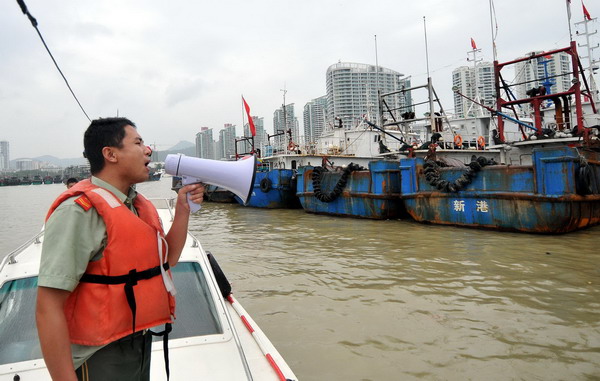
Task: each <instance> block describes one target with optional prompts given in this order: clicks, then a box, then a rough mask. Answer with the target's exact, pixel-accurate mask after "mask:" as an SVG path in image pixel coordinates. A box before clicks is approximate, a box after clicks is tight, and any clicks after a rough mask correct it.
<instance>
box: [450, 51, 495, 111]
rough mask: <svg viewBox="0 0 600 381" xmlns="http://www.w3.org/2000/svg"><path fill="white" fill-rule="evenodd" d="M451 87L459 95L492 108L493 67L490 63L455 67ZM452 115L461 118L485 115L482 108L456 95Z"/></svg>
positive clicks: (493, 100) (493, 93) (493, 90)
mask: <svg viewBox="0 0 600 381" xmlns="http://www.w3.org/2000/svg"><path fill="white" fill-rule="evenodd" d="M452 86H453V87H455V88H456V89H457V90H458V92H459V93H461V94H463V95H465V96H467V97H469V98H471V99H473V100H475V101H477V102H480V103H481V104H483V105H485V106H488V107H492V108H493V107H494V104H495V101H496V92H495V87H494V65H493V64H492V63H491V62H479V63H478V64H477V65H476V66H475V67H473V66H460V67H457V68H456V69H454V70H453V71H452ZM454 113H455V114H456V116H458V117H461V118H464V117H468V116H479V115H485V114H487V112H485V110H484V109H483V107H481V106H479V105H477V104H475V103H473V102H471V101H469V100H468V99H465V98H464V97H462V96H460V95H459V94H457V93H454Z"/></svg>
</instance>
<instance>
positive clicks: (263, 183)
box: [260, 177, 273, 193]
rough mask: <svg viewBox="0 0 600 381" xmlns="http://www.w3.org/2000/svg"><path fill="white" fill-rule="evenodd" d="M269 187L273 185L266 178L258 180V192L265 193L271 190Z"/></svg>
mask: <svg viewBox="0 0 600 381" xmlns="http://www.w3.org/2000/svg"><path fill="white" fill-rule="evenodd" d="M271 185H273V183H272V182H271V179H269V178H268V177H265V178H263V179H262V180H260V190H261V191H262V192H264V193H267V192H268V191H269V189H271Z"/></svg>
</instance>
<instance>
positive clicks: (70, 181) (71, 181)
mask: <svg viewBox="0 0 600 381" xmlns="http://www.w3.org/2000/svg"><path fill="white" fill-rule="evenodd" d="M78 182H79V180H77V179H76V178H74V177H69V179H68V180H67V184H71V183H78Z"/></svg>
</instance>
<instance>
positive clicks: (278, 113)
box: [271, 103, 300, 147]
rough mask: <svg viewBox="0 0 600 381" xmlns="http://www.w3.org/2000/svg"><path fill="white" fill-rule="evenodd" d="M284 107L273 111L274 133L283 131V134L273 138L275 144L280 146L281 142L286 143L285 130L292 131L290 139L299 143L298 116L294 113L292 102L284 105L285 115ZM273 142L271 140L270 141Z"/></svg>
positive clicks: (287, 138) (287, 136) (287, 137)
mask: <svg viewBox="0 0 600 381" xmlns="http://www.w3.org/2000/svg"><path fill="white" fill-rule="evenodd" d="M283 109H284V107H283V106H282V107H281V108H279V109H277V110H275V112H274V113H273V130H274V131H275V134H277V133H278V132H280V131H283V132H285V135H282V136H277V137H276V138H275V145H276V146H278V147H282V145H283V144H286V145H287V141H288V140H289V135H288V134H287V131H288V130H290V131H291V133H292V140H293V141H294V142H296V143H300V131H299V127H298V118H296V114H295V113H294V104H293V103H290V104H287V105H285V117H284V112H283ZM271 143H273V142H271Z"/></svg>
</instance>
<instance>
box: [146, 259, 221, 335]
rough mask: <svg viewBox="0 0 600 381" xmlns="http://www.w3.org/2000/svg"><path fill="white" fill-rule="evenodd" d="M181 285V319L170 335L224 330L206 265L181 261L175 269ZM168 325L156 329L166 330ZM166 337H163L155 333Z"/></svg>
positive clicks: (179, 301) (174, 277) (176, 277)
mask: <svg viewBox="0 0 600 381" xmlns="http://www.w3.org/2000/svg"><path fill="white" fill-rule="evenodd" d="M171 271H172V273H173V280H174V281H175V287H176V288H177V296H176V299H177V309H176V310H175V314H176V315H177V319H175V323H174V324H173V331H172V332H171V333H169V339H178V338H182V337H191V336H202V335H213V334H221V333H223V328H222V327H221V324H220V321H219V318H218V315H217V309H216V308H215V305H214V303H213V298H212V296H211V294H210V291H209V288H208V284H207V283H206V278H205V277H204V273H203V272H202V268H201V267H200V265H199V264H198V263H196V262H180V263H178V264H177V266H175V267H174V268H173V269H172V270H171ZM163 328H164V327H157V328H155V329H152V330H153V331H155V332H160V331H162V329H163ZM154 340H155V341H162V337H154Z"/></svg>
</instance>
